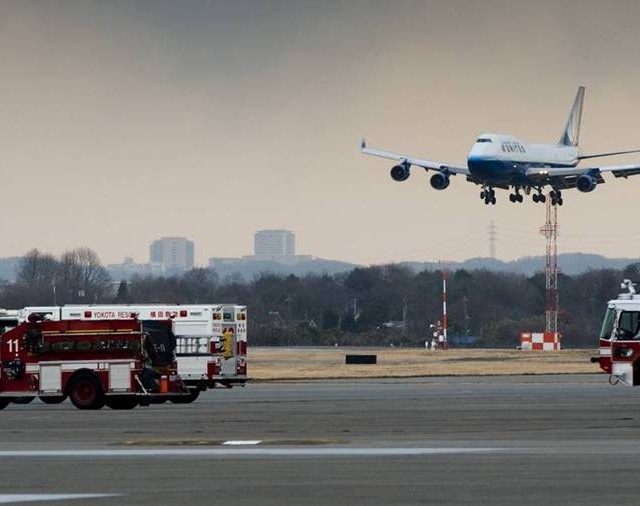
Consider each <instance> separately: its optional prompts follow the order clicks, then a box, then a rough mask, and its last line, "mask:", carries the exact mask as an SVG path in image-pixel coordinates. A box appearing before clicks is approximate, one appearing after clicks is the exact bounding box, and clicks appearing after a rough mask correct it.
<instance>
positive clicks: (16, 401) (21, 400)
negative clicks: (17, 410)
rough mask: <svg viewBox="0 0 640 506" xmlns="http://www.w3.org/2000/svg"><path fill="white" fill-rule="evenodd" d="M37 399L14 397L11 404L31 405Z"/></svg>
mask: <svg viewBox="0 0 640 506" xmlns="http://www.w3.org/2000/svg"><path fill="white" fill-rule="evenodd" d="M33 399H35V397H14V398H13V399H12V400H11V402H13V403H14V404H29V403H30V402H31V401H32V400H33Z"/></svg>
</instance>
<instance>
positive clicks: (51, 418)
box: [0, 375, 640, 506]
mask: <svg viewBox="0 0 640 506" xmlns="http://www.w3.org/2000/svg"><path fill="white" fill-rule="evenodd" d="M639 405H640V390H636V389H632V388H628V387H622V386H615V387H614V386H611V385H609V384H608V383H607V378H606V377H605V376H604V375H582V376H577V375H576V376H520V377H488V378H487V377H484V378H471V377H468V378H429V379H411V380H359V381H321V382H313V381H310V382H296V383H258V384H250V385H248V386H247V387H246V388H244V389H240V388H236V389H231V390H217V391H210V392H208V393H206V394H203V395H202V396H201V397H200V399H198V401H196V402H195V403H194V404H191V405H172V404H163V405H152V406H149V407H147V408H136V409H135V410H133V411H112V410H109V409H108V408H105V409H103V410H101V411H97V412H83V411H78V410H76V409H75V408H73V407H72V406H71V405H70V404H69V403H68V402H67V403H64V404H61V405H58V406H46V405H43V404H40V403H39V402H37V401H34V402H33V403H32V404H29V405H25V406H18V405H11V406H9V407H8V408H7V409H5V410H4V411H0V503H9V502H10V501H16V500H18V499H24V500H31V499H34V498H36V497H35V496H28V497H21V496H11V495H10V494H43V495H42V496H38V498H40V499H43V500H46V499H53V498H55V497H48V496H47V494H90V495H91V496H82V495H80V496H75V497H73V496H59V497H58V499H59V502H57V503H54V504H71V505H83V504H87V505H89V504H90V505H109V504H118V505H120V504H122V505H129V504H132V505H133V504H140V505H147V504H148V505H151V504H154V505H160V504H172V505H176V504H179V505H180V504H182V505H185V506H186V505H210V504H216V503H222V504H229V505H276V504H277V505H283V504H304V505H327V504H331V505H332V506H336V505H343V504H344V505H347V504H349V505H351V504H366V505H372V504H373V505H375V504H380V505H382V504H384V505H387V504H402V505H409V504H451V505H453V504H456V505H457V504H474V505H477V504H491V505H501V504H504V505H513V504H518V505H533V504H580V505H589V504H594V505H595V504H598V505H601V504H608V503H616V504H618V505H620V504H630V505H631V504H634V505H635V504H639V503H640V498H638V495H639V493H638V492H637V491H636V490H635V486H634V485H633V484H634V483H636V479H637V476H638V474H639V472H640V461H639V458H638V456H639V455H640V414H639ZM229 442H235V443H236V445H229V444H223V443H229ZM238 443H240V444H238ZM93 495H100V496H97V497H96V496H93ZM23 504H44V503H41V502H39V503H35V502H24V503H23Z"/></svg>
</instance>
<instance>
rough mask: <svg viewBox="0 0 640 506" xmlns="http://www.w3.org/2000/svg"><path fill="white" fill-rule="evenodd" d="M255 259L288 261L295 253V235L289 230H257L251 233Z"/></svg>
mask: <svg viewBox="0 0 640 506" xmlns="http://www.w3.org/2000/svg"><path fill="white" fill-rule="evenodd" d="M253 253H254V256H255V259H256V260H273V261H276V262H290V261H292V260H293V259H294V257H295V254H296V236H295V234H294V233H293V232H292V231H291V230H258V231H257V232H256V233H255V234H254V235H253Z"/></svg>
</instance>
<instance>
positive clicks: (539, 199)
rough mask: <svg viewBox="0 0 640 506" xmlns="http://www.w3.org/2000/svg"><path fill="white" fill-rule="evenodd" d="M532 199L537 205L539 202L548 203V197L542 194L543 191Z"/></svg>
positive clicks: (539, 191)
mask: <svg viewBox="0 0 640 506" xmlns="http://www.w3.org/2000/svg"><path fill="white" fill-rule="evenodd" d="M531 199H532V200H533V201H534V202H535V203H536V204H537V203H538V202H541V203H543V204H544V203H545V202H546V201H547V196H546V195H545V194H544V193H542V190H538V193H534V194H533V197H531Z"/></svg>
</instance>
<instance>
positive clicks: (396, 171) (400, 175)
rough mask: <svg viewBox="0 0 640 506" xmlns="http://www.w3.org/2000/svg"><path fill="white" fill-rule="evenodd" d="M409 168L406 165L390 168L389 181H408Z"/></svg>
mask: <svg viewBox="0 0 640 506" xmlns="http://www.w3.org/2000/svg"><path fill="white" fill-rule="evenodd" d="M409 175H410V172H409V166H408V165H396V166H395V167H392V168H391V179H393V180H394V181H398V182H400V181H405V180H407V179H409Z"/></svg>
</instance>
